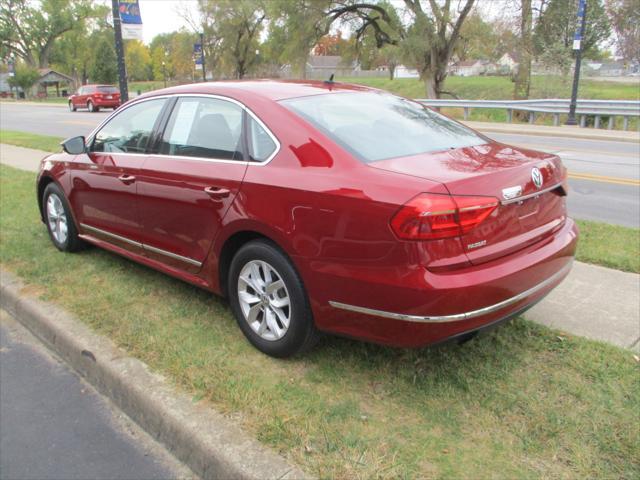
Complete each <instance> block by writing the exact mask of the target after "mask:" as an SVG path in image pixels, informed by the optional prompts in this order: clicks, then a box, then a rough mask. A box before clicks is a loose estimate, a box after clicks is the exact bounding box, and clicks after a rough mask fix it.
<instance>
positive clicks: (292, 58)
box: [264, 0, 332, 78]
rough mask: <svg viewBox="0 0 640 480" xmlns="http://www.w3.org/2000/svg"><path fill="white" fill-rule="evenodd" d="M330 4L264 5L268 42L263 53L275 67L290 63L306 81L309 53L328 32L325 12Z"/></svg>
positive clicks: (304, 0)
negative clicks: (267, 18)
mask: <svg viewBox="0 0 640 480" xmlns="http://www.w3.org/2000/svg"><path fill="white" fill-rule="evenodd" d="M331 3H332V2H331V0H271V1H269V2H267V4H266V6H267V14H268V16H269V20H270V21H269V38H268V40H267V42H265V43H266V44H265V45H264V47H265V53H266V54H267V56H268V57H269V59H270V60H272V61H273V62H275V63H277V64H285V63H290V64H291V66H292V71H293V72H294V73H295V74H296V75H298V76H300V77H301V78H306V65H307V60H308V58H309V52H310V51H311V49H312V48H313V47H314V46H315V45H316V44H317V43H318V41H319V40H320V38H322V37H323V36H324V35H326V34H327V33H328V31H329V27H330V22H329V21H328V19H327V16H326V11H327V10H328V9H329V7H330V5H331Z"/></svg>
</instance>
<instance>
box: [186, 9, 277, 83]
mask: <svg viewBox="0 0 640 480" xmlns="http://www.w3.org/2000/svg"><path fill="white" fill-rule="evenodd" d="M198 6H199V9H200V15H201V18H202V19H203V22H204V25H203V28H204V35H205V43H206V52H205V53H206V56H207V57H208V62H207V63H208V64H209V65H215V67H214V68H215V72H214V73H217V72H223V73H225V74H227V75H229V76H232V77H234V78H239V79H240V78H243V77H244V76H245V75H246V74H247V73H248V72H249V71H250V70H251V68H252V67H253V66H254V65H255V64H256V63H257V60H258V51H259V47H260V34H261V32H262V29H263V27H264V26H265V24H266V18H267V13H266V8H265V3H264V2H263V1H262V0H217V1H216V2H207V1H205V0H200V1H199V2H198Z"/></svg>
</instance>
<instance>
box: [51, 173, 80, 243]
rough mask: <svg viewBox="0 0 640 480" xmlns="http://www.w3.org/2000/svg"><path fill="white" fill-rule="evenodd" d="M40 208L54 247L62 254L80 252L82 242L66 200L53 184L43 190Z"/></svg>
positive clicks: (58, 188)
mask: <svg viewBox="0 0 640 480" xmlns="http://www.w3.org/2000/svg"><path fill="white" fill-rule="evenodd" d="M42 206H43V210H44V218H45V222H46V224H47V230H48V231H49V238H50V239H51V242H52V243H53V244H54V245H55V247H56V248H57V249H58V250H61V251H63V252H75V251H77V250H80V249H81V248H82V247H83V246H84V242H83V241H82V240H81V239H80V237H78V229H77V228H76V225H75V223H74V221H73V217H72V216H71V210H70V209H69V204H68V203H67V199H66V198H65V196H64V193H62V190H61V189H60V187H59V186H58V185H56V184H55V183H50V184H49V185H47V187H46V188H45V189H44V193H43V194H42Z"/></svg>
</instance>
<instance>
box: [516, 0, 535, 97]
mask: <svg viewBox="0 0 640 480" xmlns="http://www.w3.org/2000/svg"><path fill="white" fill-rule="evenodd" d="M532 22H533V16H532V11H531V0H520V42H519V44H518V70H517V71H516V78H515V86H514V89H513V98H514V99H515V100H523V99H527V98H529V90H530V89H531V58H532V56H533V36H532V31H533V25H532Z"/></svg>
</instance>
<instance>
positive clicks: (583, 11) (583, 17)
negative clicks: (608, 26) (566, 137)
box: [565, 0, 587, 125]
mask: <svg viewBox="0 0 640 480" xmlns="http://www.w3.org/2000/svg"><path fill="white" fill-rule="evenodd" d="M579 2H580V3H579V4H578V29H577V30H576V34H575V36H574V37H573V50H574V51H575V52H576V66H575V69H574V71H573V88H572V90H571V104H570V105H569V118H567V122H566V123H565V125H577V124H578V122H577V121H576V106H577V101H578V83H579V82H580V64H581V63H582V39H583V38H584V32H585V28H586V26H587V0H579Z"/></svg>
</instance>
